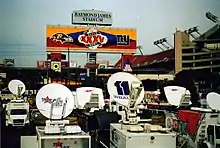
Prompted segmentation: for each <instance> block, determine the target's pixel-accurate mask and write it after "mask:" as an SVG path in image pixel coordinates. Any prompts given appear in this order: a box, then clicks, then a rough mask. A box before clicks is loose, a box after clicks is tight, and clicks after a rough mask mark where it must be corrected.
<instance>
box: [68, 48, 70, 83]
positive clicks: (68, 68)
mask: <svg viewBox="0 0 220 148" xmlns="http://www.w3.org/2000/svg"><path fill="white" fill-rule="evenodd" d="M68 65H69V66H68V86H69V87H70V49H69V48H68Z"/></svg>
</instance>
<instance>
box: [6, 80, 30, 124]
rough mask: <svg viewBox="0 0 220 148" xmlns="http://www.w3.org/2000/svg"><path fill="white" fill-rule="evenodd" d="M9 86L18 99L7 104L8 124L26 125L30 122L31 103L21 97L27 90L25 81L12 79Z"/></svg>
mask: <svg viewBox="0 0 220 148" xmlns="http://www.w3.org/2000/svg"><path fill="white" fill-rule="evenodd" d="M8 88H9V90H10V92H11V93H12V94H13V95H14V96H15V98H16V99H13V100H10V102H8V103H7V104H5V114H6V121H5V124H6V126H10V125H11V126H25V125H27V124H29V103H28V102H27V101H25V100H24V99H22V98H21V96H22V94H23V93H24V92H25V85H24V83H23V82H21V81H20V80H11V81H10V82H9V84H8Z"/></svg>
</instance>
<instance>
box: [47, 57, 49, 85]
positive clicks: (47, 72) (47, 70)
mask: <svg viewBox="0 0 220 148" xmlns="http://www.w3.org/2000/svg"><path fill="white" fill-rule="evenodd" d="M47 56H48V53H47ZM48 65H49V62H48V57H47V84H49V68H48Z"/></svg>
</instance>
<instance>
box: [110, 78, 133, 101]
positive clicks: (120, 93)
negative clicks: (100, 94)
mask: <svg viewBox="0 0 220 148" xmlns="http://www.w3.org/2000/svg"><path fill="white" fill-rule="evenodd" d="M114 85H115V87H116V90H117V94H115V95H114V96H113V97H114V98H117V99H129V83H128V81H115V83H114Z"/></svg>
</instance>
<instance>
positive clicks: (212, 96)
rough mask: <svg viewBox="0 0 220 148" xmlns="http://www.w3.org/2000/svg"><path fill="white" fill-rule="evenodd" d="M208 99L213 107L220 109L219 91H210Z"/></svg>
mask: <svg viewBox="0 0 220 148" xmlns="http://www.w3.org/2000/svg"><path fill="white" fill-rule="evenodd" d="M206 99H207V103H208V105H209V106H210V107H211V109H213V110H217V111H220V95H219V94H218V93H215V92H210V93H209V94H208V95H207V96H206Z"/></svg>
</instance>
